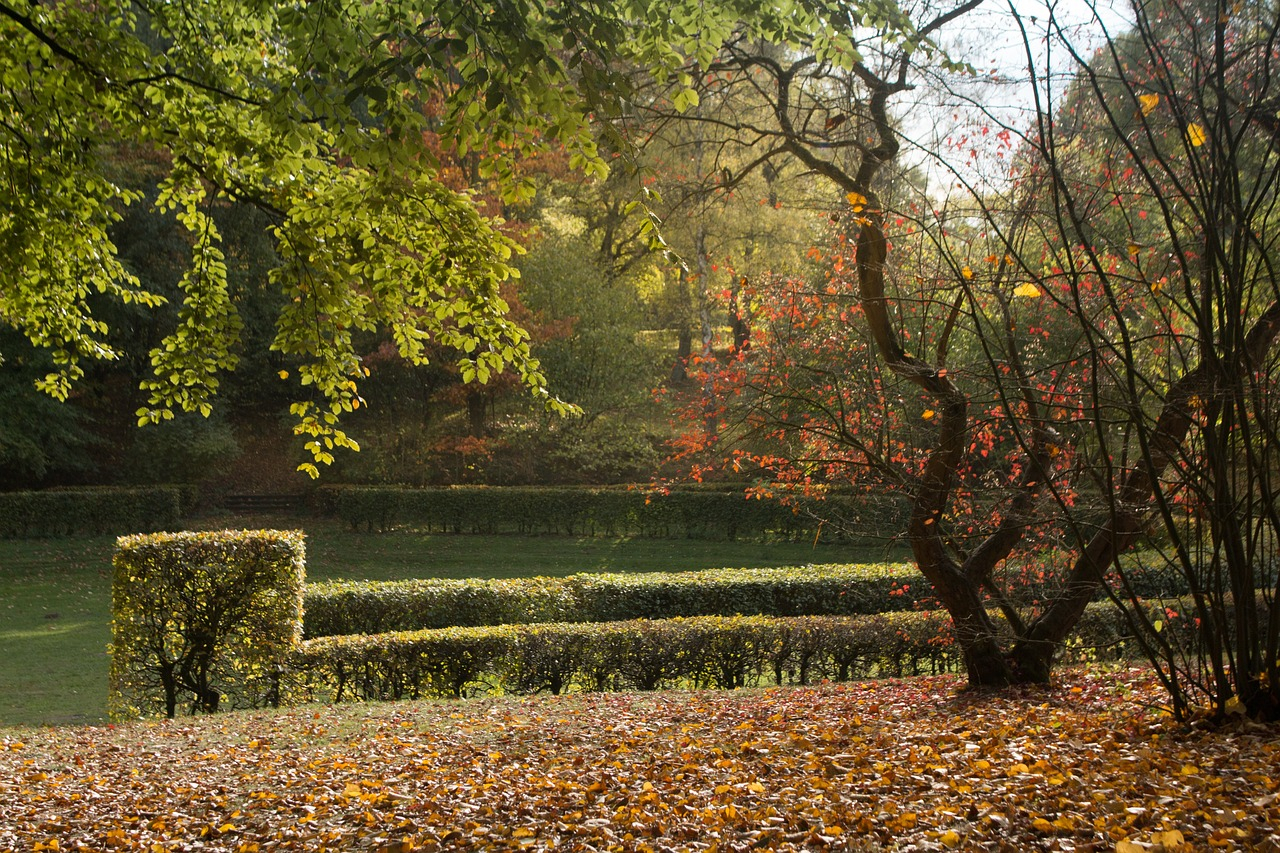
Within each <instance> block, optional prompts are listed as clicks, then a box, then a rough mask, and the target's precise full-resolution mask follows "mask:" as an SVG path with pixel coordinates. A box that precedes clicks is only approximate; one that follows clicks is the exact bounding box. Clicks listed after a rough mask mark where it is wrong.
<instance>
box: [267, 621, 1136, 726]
mask: <svg viewBox="0 0 1280 853" xmlns="http://www.w3.org/2000/svg"><path fill="white" fill-rule="evenodd" d="M950 625H951V623H950V620H949V618H948V617H947V616H946V614H945V613H941V612H937V611H929V612H899V613H882V614H876V615H871V616H858V617H841V616H798V617H770V616H735V617H714V616H709V617H695V618H691V619H667V620H659V621H651V620H644V619H640V620H630V621H624V622H607V623H596V624H587V623H554V624H542V625H502V626H485V627H470V628H445V629H439V630H430V631H412V632H395V633H388V634H380V635H353V636H335V637H323V638H320V639H316V640H308V641H306V642H304V643H303V644H302V645H301V646H300V647H299V648H298V650H297V651H296V652H295V653H294V655H293V656H292V658H291V659H290V667H289V668H290V673H291V675H290V677H291V678H293V679H294V680H295V684H294V685H293V686H292V689H291V691H290V692H291V695H297V696H304V697H306V698H307V699H309V700H310V701H332V702H340V701H352V700H356V701H382V700H395V699H411V698H422V697H436V698H448V697H460V696H471V695H480V694H484V693H515V694H526V693H537V692H540V691H549V692H552V693H562V692H566V691H573V690H585V691H602V690H627V689H632V690H654V689H660V688H667V687H677V686H692V687H716V688H737V687H744V686H755V685H760V684H797V683H798V684H804V683H809V682H812V681H815V680H819V679H830V680H835V681H847V680H852V679H859V678H871V677H884V676H899V675H908V674H910V675H914V674H920V673H922V672H942V671H948V670H953V669H955V668H956V667H957V666H958V665H959V663H960V657H959V653H958V650H957V649H956V647H955V645H954V643H953V641H952V638H951V628H950ZM1077 636H1078V637H1080V638H1081V639H1080V640H1078V641H1077V642H1076V643H1074V644H1073V645H1072V646H1071V647H1069V652H1071V653H1073V654H1075V655H1077V656H1080V655H1082V654H1088V655H1090V656H1114V655H1116V654H1117V653H1118V652H1119V651H1120V650H1121V645H1122V643H1123V640H1124V638H1125V631H1124V628H1123V625H1122V622H1121V620H1120V619H1118V618H1117V614H1116V613H1115V612H1114V610H1113V609H1111V608H1110V607H1108V606H1107V605H1105V604H1099V605H1093V606H1091V607H1090V609H1089V610H1088V611H1087V613H1086V615H1085V618H1084V619H1083V620H1082V622H1081V624H1080V626H1079V628H1078V629H1077Z"/></svg>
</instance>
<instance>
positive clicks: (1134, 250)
mask: <svg viewBox="0 0 1280 853" xmlns="http://www.w3.org/2000/svg"><path fill="white" fill-rule="evenodd" d="M1141 251H1142V244H1141V243H1130V244H1129V254H1130V255H1136V254H1138V253H1139V252H1141Z"/></svg>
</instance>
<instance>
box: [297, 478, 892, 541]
mask: <svg viewBox="0 0 1280 853" xmlns="http://www.w3.org/2000/svg"><path fill="white" fill-rule="evenodd" d="M321 492H322V493H324V495H323V497H322V498H321V499H320V500H319V501H318V505H319V506H320V507H321V508H323V509H325V510H327V511H330V512H332V513H333V514H335V515H337V516H338V517H339V518H341V519H342V520H344V521H346V522H347V523H348V524H350V525H351V528H352V529H353V530H364V531H367V532H373V531H385V530H389V529H391V528H392V527H395V526H397V525H411V526H414V527H421V528H425V529H427V530H439V531H441V532H446V533H521V534H534V533H557V534H566V535H575V536H595V535H608V536H619V535H635V536H651V537H655V538H681V537H687V538H690V539H764V538H788V539H796V538H803V539H812V538H815V537H821V538H823V539H824V540H850V539H854V540H856V539H858V538H866V537H871V538H874V539H876V540H877V541H878V540H880V539H881V538H882V536H881V531H885V530H901V529H902V528H903V526H904V525H905V517H904V507H905V504H904V503H903V502H902V501H901V500H900V499H898V498H896V497H892V496H888V497H885V496H869V495H848V494H833V495H830V496H828V497H827V498H825V499H823V500H818V499H817V498H808V497H795V498H794V499H792V500H791V501H790V502H789V503H782V502H780V501H776V500H750V499H748V498H747V497H746V496H745V495H744V494H743V492H742V491H741V490H738V491H728V490H725V489H723V488H720V489H710V488H698V489H695V488H687V489H675V490H672V491H670V492H669V493H666V494H659V493H648V494H647V493H645V492H644V491H641V490H639V489H634V488H625V487H620V488H578V487H533V486H530V487H519V486H515V487H494V486H454V487H450V488H428V489H406V488H396V487H373V486H330V487H326V488H323V489H321ZM827 521H829V522H830V523H826V522H827ZM855 531H857V532H856V533H855Z"/></svg>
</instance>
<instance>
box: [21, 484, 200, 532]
mask: <svg viewBox="0 0 1280 853" xmlns="http://www.w3.org/2000/svg"><path fill="white" fill-rule="evenodd" d="M182 509H183V492H182V490H181V489H179V488H177V487H175V486H144V487H137V488H126V487H102V488H85V489H50V490H47V491H39V492H0V538H5V539H22V538H47V537H56V536H70V535H77V534H78V535H92V534H106V533H151V532H154V531H158V530H172V529H174V528H177V527H178V526H180V519H181V518H182Z"/></svg>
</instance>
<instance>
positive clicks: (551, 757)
mask: <svg viewBox="0 0 1280 853" xmlns="http://www.w3.org/2000/svg"><path fill="white" fill-rule="evenodd" d="M959 684H960V682H959V681H958V680H957V679H956V678H955V677H952V676H942V677H934V678H921V679H913V680H907V681H885V682H875V683H861V684H849V685H838V686H830V685H825V686H821V687H817V688H790V689H772V690H752V691H736V692H720V693H656V694H580V695H575V696H562V697H542V698H536V697H535V698H526V699H490V700H477V701H472V702H461V703H457V702H435V703H426V702H424V703H412V704H397V705H391V704H388V705H365V706H356V705H347V706H339V707H334V708H324V709H320V710H315V709H306V710H303V709H295V710H291V711H285V712H281V713H279V714H277V715H270V714H263V713H255V714H242V715H223V716H219V717H213V718H205V719H200V720H183V721H178V722H175V723H145V724H135V725H130V726H121V727H118V728H115V729H92V728H81V729H49V730H41V731H23V732H21V735H22V737H21V738H19V737H18V736H17V735H18V732H16V731H15V732H13V733H12V734H11V735H10V736H8V737H0V849H15V850H36V849H39V850H57V851H68V850H95V851H115V850H141V851H178V850H183V851H186V850H201V851H223V852H224V853H253V851H258V853H265V851H304V850H305V851H339V850H368V851H378V853H411V852H412V851H432V850H456V849H462V850H466V849H485V850H546V849H552V848H555V849H572V850H623V851H647V850H652V851H659V850H717V851H738V850H742V851H745V850H749V849H768V850H796V851H799V850H814V849H824V848H827V849H837V850H846V849H848V850H860V849H881V847H888V848H892V849H897V850H1064V851H1066V850H1095V851H1097V850H1106V851H1111V850H1115V851H1126V853H1134V851H1138V850H1142V851H1145V853H1159V851H1169V850H1193V849H1194V850H1202V849H1223V850H1239V849H1253V850H1268V849H1271V850H1280V836H1278V835H1277V829H1276V827H1278V826H1280V738H1277V734H1278V733H1280V732H1278V731H1277V729H1276V728H1268V727H1261V726H1255V725H1252V724H1249V723H1246V722H1244V721H1242V720H1239V721H1236V724H1235V725H1234V726H1233V727H1232V728H1229V729H1227V730H1223V731H1219V732H1205V731H1199V730H1193V729H1184V728H1179V727H1177V726H1175V725H1174V724H1173V723H1172V722H1170V721H1169V720H1168V718H1166V717H1162V716H1160V715H1159V714H1158V713H1155V712H1153V711H1152V710H1151V709H1152V708H1153V707H1155V706H1156V705H1157V704H1158V702H1159V701H1160V694H1159V693H1158V691H1157V690H1156V689H1155V687H1154V686H1152V684H1151V683H1150V680H1149V678H1148V677H1147V676H1146V675H1145V674H1141V673H1138V672H1137V671H1121V672H1111V671H1108V672H1093V673H1090V672H1072V673H1069V674H1067V675H1066V676H1065V681H1064V684H1062V685H1061V686H1059V687H1056V688H1054V689H1052V690H1042V691H1039V690H1027V691H1014V692H1009V693H1005V694H999V695H994V696H991V695H987V696H975V695H969V694H960V693H958V687H959Z"/></svg>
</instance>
